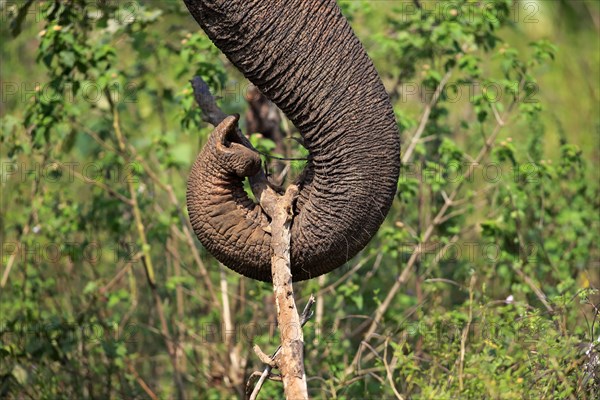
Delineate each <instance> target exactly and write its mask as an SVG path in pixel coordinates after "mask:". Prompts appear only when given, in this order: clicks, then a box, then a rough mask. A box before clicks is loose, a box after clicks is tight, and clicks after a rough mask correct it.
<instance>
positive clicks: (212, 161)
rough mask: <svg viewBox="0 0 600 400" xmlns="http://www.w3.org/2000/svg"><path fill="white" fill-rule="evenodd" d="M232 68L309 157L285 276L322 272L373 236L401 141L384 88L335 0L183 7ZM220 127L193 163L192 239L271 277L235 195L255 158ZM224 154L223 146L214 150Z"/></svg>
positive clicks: (257, 225)
mask: <svg viewBox="0 0 600 400" xmlns="http://www.w3.org/2000/svg"><path fill="white" fill-rule="evenodd" d="M184 1H185V3H186V5H187V7H188V8H189V10H190V12H191V13H192V15H193V16H194V18H195V19H196V21H198V23H199V24H200V25H201V26H202V28H203V29H204V31H205V32H206V34H207V35H208V36H209V37H210V39H211V40H212V41H213V42H214V43H215V44H216V46H217V47H218V48H219V49H220V50H221V51H223V53H225V55H226V56H227V57H228V58H229V60H231V62H232V63H233V64H234V65H235V66H236V67H237V68H238V69H239V70H240V71H241V72H242V73H243V74H244V75H245V76H246V77H247V78H248V79H249V80H250V81H251V82H252V83H254V84H255V85H256V86H257V87H258V88H259V89H260V90H261V91H262V92H263V93H264V94H265V96H266V97H268V98H269V99H270V100H271V101H273V102H274V103H275V104H276V105H277V106H278V107H279V108H281V110H282V111H283V112H284V113H285V114H286V115H287V116H288V118H289V119H290V120H291V121H292V123H293V124H294V125H295V126H296V127H297V128H298V130H299V131H300V133H301V135H302V136H303V138H304V143H305V146H306V148H307V149H308V151H309V152H310V160H311V161H310V164H311V165H310V171H308V173H306V174H303V179H302V180H301V182H299V187H300V193H299V197H298V200H297V202H296V207H295V217H294V220H293V225H292V239H291V241H292V242H291V262H292V275H293V279H294V281H299V280H304V279H310V278H314V277H316V276H319V275H321V274H324V273H327V272H329V271H331V270H333V269H335V268H337V267H339V266H340V265H342V264H343V263H345V262H346V261H347V260H349V259H350V258H351V257H353V256H354V255H356V253H358V252H359V251H360V250H361V249H363V248H364V246H365V245H366V244H367V243H368V242H369V240H370V239H371V238H372V237H373V235H374V234H375V232H376V231H377V229H378V228H379V226H380V225H381V223H382V222H383V220H384V218H385V215H386V214H387V212H388V210H389V208H390V206H391V204H392V200H393V198H394V195H395V193H396V187H397V180H398V175H399V168H400V143H399V135H398V130H397V127H396V123H395V119H394V114H393V111H392V107H391V105H390V101H389V98H388V95H387V93H386V92H385V89H384V87H383V84H382V82H381V80H380V79H379V76H378V75H377V72H376V71H375V68H374V67H373V64H372V62H371V60H370V59H369V57H368V56H367V54H366V53H365V51H364V49H363V47H362V45H361V44H360V42H359V41H358V39H357V38H356V36H355V35H354V33H353V32H352V29H351V28H350V26H349V25H348V23H347V21H346V20H345V18H344V17H343V16H342V14H341V12H340V10H339V8H338V6H337V5H336V3H335V1H334V0H320V1H319V0H285V1H283V0H233V1H220V0H184ZM236 123H237V119H236V118H235V117H229V118H227V119H226V120H225V121H223V123H221V125H219V126H218V127H217V128H216V129H215V131H214V132H213V134H212V135H211V138H210V140H209V142H208V143H207V145H206V146H205V147H204V149H203V150H202V152H201V154H200V155H199V156H198V159H197V160H196V162H195V163H194V166H193V169H192V172H191V174H190V177H189V181H188V192H187V203H188V210H189V214H190V220H191V223H192V226H193V228H194V231H195V232H196V234H197V235H198V237H199V239H200V241H201V242H202V244H203V245H204V246H205V247H206V248H207V249H208V250H209V251H210V252H211V253H212V254H213V255H214V256H215V257H216V258H217V259H218V260H220V261H221V262H222V263H224V264H225V265H226V266H228V267H229V268H231V269H233V270H235V271H237V272H239V273H241V274H243V275H245V276H248V277H250V278H254V279H258V280H263V281H270V280H271V267H270V256H271V249H270V235H269V233H268V232H267V230H268V229H266V227H267V225H268V221H267V219H266V217H265V216H264V214H263V213H262V212H261V210H260V207H259V206H258V205H256V204H254V203H253V202H252V201H251V200H250V199H248V197H247V196H246V194H245V193H244V190H243V187H242V182H243V179H244V177H245V176H251V175H253V174H255V173H256V172H257V171H258V169H257V168H259V164H260V160H259V159H258V157H257V156H256V154H255V153H253V152H252V151H251V150H249V149H248V148H246V147H244V146H243V144H242V143H244V141H242V140H240V138H238V137H236V136H237V134H236V133H235V124H236ZM223 149H225V151H224V150H223Z"/></svg>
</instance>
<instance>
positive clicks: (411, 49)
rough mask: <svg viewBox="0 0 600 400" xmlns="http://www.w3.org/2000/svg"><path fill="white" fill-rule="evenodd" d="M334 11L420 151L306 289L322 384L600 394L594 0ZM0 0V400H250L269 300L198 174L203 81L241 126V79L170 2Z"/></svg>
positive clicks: (271, 393)
mask: <svg viewBox="0 0 600 400" xmlns="http://www.w3.org/2000/svg"><path fill="white" fill-rule="evenodd" d="M415 4H420V5H421V7H422V9H421V10H419V9H416V8H415ZM340 5H341V6H342V10H343V12H344V13H345V15H346V16H347V17H348V18H349V20H350V22H351V24H352V26H353V27H354V29H355V30H356V32H357V34H358V36H359V37H360V38H361V40H362V42H363V43H364V45H365V47H366V49H367V51H368V52H369V54H370V55H371V57H372V58H373V60H374V63H375V65H376V67H377V69H378V71H379V72H380V74H381V76H382V78H383V80H384V83H385V85H386V87H387V88H388V90H389V92H390V96H391V98H392V101H393V103H394V109H395V112H396V116H397V120H398V124H399V127H400V129H401V134H402V140H403V157H405V158H406V159H404V161H405V162H404V166H403V171H402V175H401V179H400V182H399V191H398V195H397V199H396V201H395V203H394V205H393V208H392V211H391V212H390V215H389V216H388V218H387V220H386V222H385V223H384V225H383V226H382V228H381V229H380V231H379V233H378V234H377V236H376V238H375V239H374V240H373V241H372V243H371V244H370V245H369V246H368V247H367V248H366V249H365V250H364V251H363V252H361V253H360V254H359V255H358V256H357V257H355V258H354V259H353V260H351V261H350V262H349V263H348V264H347V265H346V266H344V267H342V268H340V269H338V270H336V271H334V272H332V273H330V274H328V275H327V276H325V277H322V278H319V279H314V280H312V281H308V282H302V283H298V284H297V285H296V289H297V293H298V296H297V301H298V304H299V305H300V306H303V304H304V303H305V302H306V300H307V298H308V296H309V295H310V294H311V293H313V294H315V295H316V296H317V300H318V303H317V306H316V315H315V316H314V317H313V319H312V320H311V322H309V323H308V325H307V326H306V328H305V342H306V355H305V364H306V369H307V376H308V377H309V388H310V392H311V395H312V396H313V397H314V398H340V399H350V398H377V399H379V398H396V397H398V398H400V397H404V398H413V399H450V398H452V399H455V398H460V399H468V398H474V399H475V398H476V399H488V398H489V399H524V398H531V399H558V398H560V399H562V398H570V399H575V398H587V399H592V398H597V397H595V396H598V393H599V390H600V356H599V355H598V354H599V353H600V327H599V324H600V323H599V322H598V321H597V319H598V302H599V297H598V294H597V289H596V288H597V287H598V286H599V285H600V277H599V273H598V271H599V268H600V254H599V251H598V229H599V208H600V207H599V206H600V204H599V203H600V200H599V199H600V196H599V185H598V178H599V176H598V167H599V163H600V159H599V152H598V149H599V145H600V143H599V140H600V113H599V96H600V87H599V84H598V79H599V78H598V77H599V76H600V50H599V49H600V47H599V41H598V34H599V29H600V28H599V26H600V25H599V24H600V16H599V15H600V9H599V7H598V3H596V2H593V1H586V2H584V1H575V2H568V1H535V2H534V1H522V2H511V1H508V0H498V1H484V2H470V1H464V0H460V1H453V2H449V3H448V2H446V3H437V2H413V1H372V2H367V1H351V2H350V1H348V2H346V1H341V2H340ZM0 10H1V11H2V17H3V23H2V24H1V26H0V35H1V36H0V38H1V40H2V44H1V50H0V51H1V60H2V67H1V82H2V102H1V103H0V111H1V120H0V121H1V127H2V131H1V132H2V133H1V136H0V145H1V151H0V162H1V167H2V168H1V172H2V175H1V178H2V181H1V185H0V188H1V190H2V199H1V211H2V213H1V220H0V238H1V241H2V249H1V250H2V254H1V259H2V269H1V270H0V276H1V279H2V281H1V288H0V290H1V299H0V307H1V311H0V315H1V317H0V339H1V342H0V397H3V398H5V397H6V398H19V399H20V398H36V399H37V398H44V399H53V398H114V399H122V398H148V397H150V398H152V397H153V396H156V398H161V399H167V398H202V399H204V398H210V399H221V398H238V397H240V396H242V395H243V392H244V387H245V383H246V381H247V380H248V377H249V375H250V374H251V373H252V372H253V371H258V370H262V366H261V364H260V362H259V360H258V359H257V358H256V356H255V355H254V354H253V353H252V350H251V349H252V344H254V343H257V344H259V345H260V346H261V347H262V349H263V350H264V351H266V352H271V351H273V350H274V349H275V348H276V346H277V344H278V337H277V334H276V329H275V325H274V322H273V318H274V309H273V304H272V303H273V300H272V294H271V289H270V287H269V285H267V284H263V283H259V282H255V281H250V280H248V279H245V278H241V277H240V276H238V275H236V274H235V273H233V272H231V271H229V270H227V269H226V268H224V267H222V266H219V264H218V263H217V262H216V261H215V260H214V259H213V258H212V257H211V256H210V255H209V254H208V253H207V252H206V251H205V250H204V249H203V248H202V247H201V245H200V244H199V243H198V241H197V240H196V238H195V237H194V235H193V233H191V230H190V228H189V224H188V222H187V215H186V209H185V181H186V176H187V173H188V171H189V169H190V166H191V163H192V162H193V160H194V157H195V155H196V154H197V153H198V151H199V149H200V148H201V145H202V143H203V142H204V140H205V139H206V137H207V135H208V133H210V131H211V127H210V126H207V125H206V124H205V123H203V122H202V120H201V118H200V113H199V110H198V109H197V107H196V105H195V103H194V100H193V96H192V93H191V88H190V86H189V84H188V81H189V80H190V79H191V78H192V77H193V76H194V75H200V76H201V77H202V78H203V79H204V80H205V81H206V82H208V83H209V85H210V87H211V89H212V91H213V92H214V93H215V94H216V95H217V96H219V97H220V105H221V106H222V108H223V109H224V110H225V111H226V112H228V113H234V112H237V113H241V114H243V113H244V112H245V110H246V107H247V105H246V101H245V100H244V96H243V95H244V93H245V90H246V89H247V82H246V81H245V80H244V78H243V77H242V76H241V75H240V74H239V73H238V72H237V71H236V70H235V69H234V68H233V67H232V66H231V65H230V64H229V63H228V62H227V60H226V59H225V58H224V56H223V55H222V54H220V52H219V51H218V50H217V49H216V48H215V47H214V46H213V45H212V44H211V42H210V41H209V40H208V39H207V38H206V36H205V35H204V34H203V33H202V32H201V31H200V29H199V28H198V26H197V25H196V23H195V22H194V21H193V19H192V18H191V17H190V16H189V14H188V12H187V10H185V7H184V6H183V5H182V2H179V1H161V2H158V1H135V2H133V1H132V2H129V1H128V2H111V1H108V2H104V1H99V2H84V1H81V0H72V1H66V0H65V1H44V2H33V1H21V2H0ZM436 88H437V89H438V92H439V98H436V96H435V95H434V93H435V92H436ZM286 130H287V133H288V135H290V136H292V135H293V134H294V132H293V130H292V129H290V128H289V127H287V128H286ZM249 133H250V132H249ZM415 135H420V136H419V138H420V140H416V141H414V144H415V145H414V146H411V143H412V139H413V138H414V137H415ZM253 141H254V142H255V143H256V145H257V146H260V147H261V149H262V150H263V151H270V150H272V149H273V147H274V146H273V143H270V142H269V141H268V140H265V139H261V138H260V136H256V135H255V136H254V137H253ZM302 154H303V153H302V149H299V148H298V149H294V150H293V152H292V154H291V155H293V156H299V155H302ZM293 167H294V168H293V170H294V171H295V172H296V173H297V171H298V170H300V169H301V167H302V164H301V163H296V164H294V165H293ZM282 396H283V392H282V389H281V385H280V384H279V383H276V382H270V381H269V382H266V383H265V385H264V387H263V389H262V391H261V398H281V397H282Z"/></svg>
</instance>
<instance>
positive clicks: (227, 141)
mask: <svg viewBox="0 0 600 400" xmlns="http://www.w3.org/2000/svg"><path fill="white" fill-rule="evenodd" d="M232 143H237V144H243V143H242V139H241V138H240V136H239V134H238V132H237V129H235V128H234V129H231V130H230V131H229V132H227V134H226V135H225V136H224V137H223V145H224V146H225V147H231V144H232Z"/></svg>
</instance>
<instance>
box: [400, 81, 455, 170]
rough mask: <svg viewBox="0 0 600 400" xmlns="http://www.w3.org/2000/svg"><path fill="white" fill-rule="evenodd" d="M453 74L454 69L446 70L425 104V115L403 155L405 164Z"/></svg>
mask: <svg viewBox="0 0 600 400" xmlns="http://www.w3.org/2000/svg"><path fill="white" fill-rule="evenodd" d="M451 75H452V70H450V71H448V72H446V74H445V75H444V76H443V78H442V80H441V81H440V83H439V85H438V86H437V88H436V89H435V92H434V93H433V97H432V98H431V101H430V102H429V103H427V105H426V106H425V110H424V111H423V115H422V116H421V120H420V122H419V126H418V127H417V130H416V132H415V134H414V135H413V137H412V138H411V140H410V143H409V144H408V148H407V149H406V152H405V153H404V156H403V157H402V163H403V164H406V163H407V162H409V161H410V158H411V157H412V154H413V152H414V150H415V147H416V146H417V143H419V140H420V139H421V135H422V134H423V132H424V131H425V127H426V126H427V122H428V121H429V116H430V115H431V110H432V109H433V107H435V105H436V103H437V102H438V100H439V98H440V95H441V94H442V91H443V90H444V87H445V86H446V83H447V82H448V79H450V76H451Z"/></svg>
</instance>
